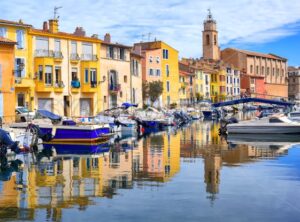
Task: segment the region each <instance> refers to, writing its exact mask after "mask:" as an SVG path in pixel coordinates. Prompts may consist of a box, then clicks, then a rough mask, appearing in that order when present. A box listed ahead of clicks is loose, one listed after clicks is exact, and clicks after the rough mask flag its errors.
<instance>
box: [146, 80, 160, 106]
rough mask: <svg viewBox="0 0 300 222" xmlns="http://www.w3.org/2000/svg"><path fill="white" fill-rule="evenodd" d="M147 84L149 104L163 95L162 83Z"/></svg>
mask: <svg viewBox="0 0 300 222" xmlns="http://www.w3.org/2000/svg"><path fill="white" fill-rule="evenodd" d="M148 84H149V98H150V101H151V104H152V105H153V103H154V102H155V101H156V100H157V99H158V98H159V97H160V95H161V94H162V93H163V90H164V89H163V83H162V81H159V80H158V81H153V82H150V83H148Z"/></svg>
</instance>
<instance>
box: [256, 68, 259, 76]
mask: <svg viewBox="0 0 300 222" xmlns="http://www.w3.org/2000/svg"><path fill="white" fill-rule="evenodd" d="M256 74H257V75H258V74H259V67H258V66H256Z"/></svg>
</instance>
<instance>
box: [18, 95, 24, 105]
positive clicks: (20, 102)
mask: <svg viewBox="0 0 300 222" xmlns="http://www.w3.org/2000/svg"><path fill="white" fill-rule="evenodd" d="M17 97H18V98H17V101H18V106H25V95H24V93H19V94H17Z"/></svg>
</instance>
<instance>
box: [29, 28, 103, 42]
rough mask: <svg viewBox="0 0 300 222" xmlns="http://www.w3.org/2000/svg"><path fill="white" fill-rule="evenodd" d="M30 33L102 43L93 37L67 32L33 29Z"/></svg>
mask: <svg viewBox="0 0 300 222" xmlns="http://www.w3.org/2000/svg"><path fill="white" fill-rule="evenodd" d="M29 33H31V34H34V35H41V36H43V35H54V36H61V37H69V38H80V39H84V40H86V41H96V42H101V43H102V40H101V39H97V38H93V37H88V36H79V35H75V34H73V33H67V32H55V33H53V32H50V31H45V30H42V29H31V30H30V31H29Z"/></svg>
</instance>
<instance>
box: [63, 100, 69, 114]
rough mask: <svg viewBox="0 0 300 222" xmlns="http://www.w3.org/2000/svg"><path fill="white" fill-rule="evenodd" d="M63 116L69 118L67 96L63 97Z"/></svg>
mask: <svg viewBox="0 0 300 222" xmlns="http://www.w3.org/2000/svg"><path fill="white" fill-rule="evenodd" d="M64 116H70V100H69V96H64Z"/></svg>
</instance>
